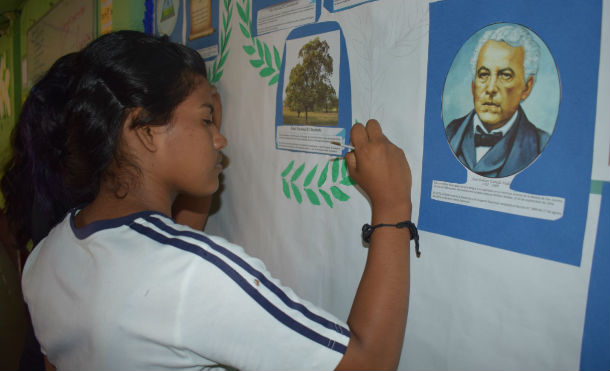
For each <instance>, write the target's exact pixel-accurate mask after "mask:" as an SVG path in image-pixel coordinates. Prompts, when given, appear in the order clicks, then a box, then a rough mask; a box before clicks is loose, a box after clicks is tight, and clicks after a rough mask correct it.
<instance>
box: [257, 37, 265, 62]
mask: <svg viewBox="0 0 610 371" xmlns="http://www.w3.org/2000/svg"><path fill="white" fill-rule="evenodd" d="M256 49H257V50H258V56H259V57H260V58H261V60H262V59H263V58H265V56H264V52H263V44H261V41H260V40H259V39H256Z"/></svg>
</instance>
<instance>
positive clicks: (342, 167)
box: [282, 159, 356, 208]
mask: <svg viewBox="0 0 610 371" xmlns="http://www.w3.org/2000/svg"><path fill="white" fill-rule="evenodd" d="M293 168H294V160H293V161H290V163H289V164H288V166H286V168H285V169H284V171H282V190H283V192H284V196H286V198H287V199H290V198H291V194H292V195H293V196H294V199H295V200H296V201H297V202H298V203H299V204H300V203H302V202H303V193H305V195H306V196H307V199H308V200H309V202H310V203H311V204H313V205H320V204H321V202H320V197H318V194H319V195H320V196H321V198H322V199H323V200H324V202H326V204H327V205H328V206H329V207H331V208H332V207H333V205H334V204H333V200H336V201H341V202H344V201H347V200H349V198H350V197H349V195H347V194H346V193H345V192H343V191H342V190H341V188H339V185H343V186H353V185H354V184H356V183H355V182H354V180H353V179H352V177H350V176H349V175H347V165H346V164H345V160H344V159H334V160H331V161H328V162H327V163H326V165H324V168H323V169H322V171H320V172H319V174H318V175H317V179H318V180H317V182H314V179H315V178H316V173H317V172H318V165H317V164H316V165H315V166H314V167H313V169H311V170H310V171H309V172H308V173H307V175H306V176H305V180H304V181H303V184H302V185H300V184H299V183H296V182H297V181H298V180H299V178H300V177H301V175H303V173H304V172H305V163H303V164H301V166H299V167H297V168H296V170H294V172H292V170H293ZM329 169H330V173H331V179H332V180H331V181H330V182H329V183H330V184H331V185H330V187H324V186H325V184H326V183H327V181H328V180H329V179H328V171H329ZM291 172H292V175H291V176H289V174H290V173H291ZM339 175H341V177H339ZM323 187H324V188H323ZM291 191H292V192H291Z"/></svg>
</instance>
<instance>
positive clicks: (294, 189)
mask: <svg viewBox="0 0 610 371" xmlns="http://www.w3.org/2000/svg"><path fill="white" fill-rule="evenodd" d="M291 186H292V193H294V199H295V200H297V202H298V203H301V202H303V196H301V191H299V187H297V186H296V185H295V184H294V183H293V184H291Z"/></svg>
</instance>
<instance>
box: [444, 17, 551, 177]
mask: <svg viewBox="0 0 610 371" xmlns="http://www.w3.org/2000/svg"><path fill="white" fill-rule="evenodd" d="M540 54H541V48H540V46H539V44H538V43H537V42H536V40H534V38H533V36H532V32H531V31H530V30H528V29H527V28H525V27H523V26H521V25H518V24H505V25H502V26H501V27H497V28H493V29H490V30H487V31H485V32H484V33H483V34H482V36H480V38H479V39H478V41H477V43H476V47H475V48H474V52H473V53H472V57H471V58H470V70H471V72H472V81H471V83H470V90H471V92H472V104H473V108H472V110H471V111H470V112H468V113H467V114H466V115H465V116H461V117H458V118H453V119H452V120H451V122H450V123H449V124H448V125H447V126H446V127H445V133H446V134H447V140H448V142H449V145H450V146H451V149H452V150H453V153H454V154H455V156H456V157H457V159H458V160H459V161H460V162H461V163H462V164H463V165H464V166H465V167H467V168H468V169H470V170H471V171H473V172H475V173H477V174H479V175H482V176H485V177H489V178H502V177H507V176H510V175H513V174H516V173H518V172H519V171H521V170H523V169H525V168H526V167H528V166H529V165H530V164H531V163H532V162H533V161H534V160H535V159H536V158H537V157H538V155H540V153H541V152H542V150H543V149H544V147H545V146H546V144H547V142H548V140H549V138H550V132H548V131H545V130H543V129H541V128H539V125H536V124H535V123H533V122H532V121H530V119H529V118H528V116H527V114H526V111H525V110H524V108H523V103H524V102H525V101H526V99H528V97H529V96H530V94H531V93H532V90H533V88H534V86H535V85H536V82H537V72H538V68H539V61H540ZM454 117H455V116H454Z"/></svg>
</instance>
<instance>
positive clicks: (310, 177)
mask: <svg viewBox="0 0 610 371" xmlns="http://www.w3.org/2000/svg"><path fill="white" fill-rule="evenodd" d="M316 170H318V165H316V166H314V167H313V169H311V171H310V172H309V173H308V174H307V176H306V177H305V182H304V183H303V187H307V186H309V184H310V183H311V181H312V180H313V177H314V176H315V175H316Z"/></svg>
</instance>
